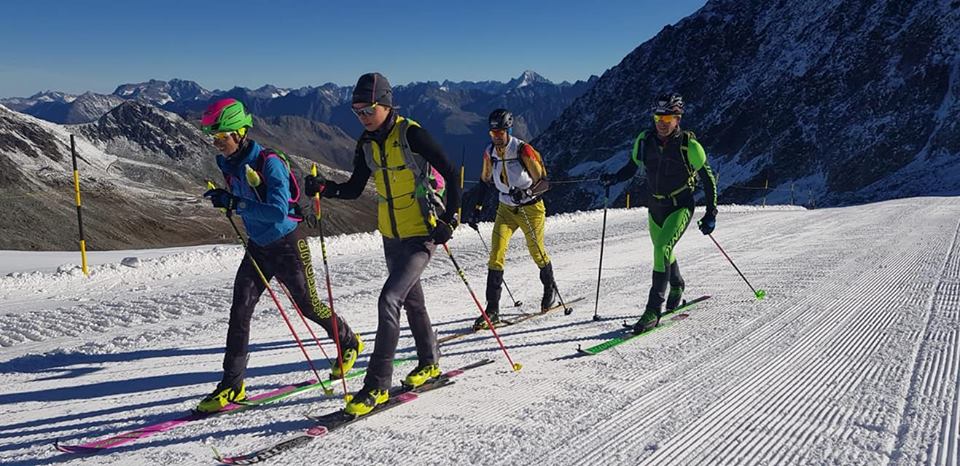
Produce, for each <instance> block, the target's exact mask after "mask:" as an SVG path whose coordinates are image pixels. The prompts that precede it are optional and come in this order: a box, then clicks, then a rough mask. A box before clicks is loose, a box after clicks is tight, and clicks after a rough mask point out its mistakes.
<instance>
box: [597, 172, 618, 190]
mask: <svg viewBox="0 0 960 466" xmlns="http://www.w3.org/2000/svg"><path fill="white" fill-rule="evenodd" d="M617 183H618V181H617V174H616V173H604V174H602V175H600V184H602V185H603V187H604V188H609V187H611V186H613V185H615V184H617Z"/></svg>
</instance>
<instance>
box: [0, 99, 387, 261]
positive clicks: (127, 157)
mask: <svg viewBox="0 0 960 466" xmlns="http://www.w3.org/2000/svg"><path fill="white" fill-rule="evenodd" d="M317 125H319V123H317ZM261 126H262V127H258V128H256V131H255V132H254V133H253V137H255V138H257V137H259V136H260V135H263V136H264V138H263V140H264V142H265V143H266V144H270V145H272V144H271V142H272V139H271V136H273V135H275V134H276V133H277V131H279V130H277V129H276V125H271V124H270V123H269V122H266V123H264V124H263V125H261ZM326 131H327V134H332V135H333V136H331V137H330V138H329V139H328V141H327V142H326V143H322V142H316V141H315V142H316V144H315V145H311V149H312V151H313V152H311V153H309V155H310V158H312V159H314V160H320V161H321V162H322V160H323V159H322V156H318V154H317V152H316V151H317V150H324V149H325V148H328V147H333V146H331V145H330V144H334V145H339V146H341V147H342V146H350V147H352V144H353V142H352V141H351V140H349V139H348V138H346V137H345V136H343V135H339V134H338V133H337V132H336V131H331V130H329V129H327V130H326ZM70 134H74V135H75V136H76V144H77V153H78V157H79V169H80V174H81V179H80V182H81V190H82V196H83V198H82V200H83V206H84V208H83V212H84V230H85V233H86V239H87V244H88V248H90V249H92V250H102V249H116V248H130V247H145V246H151V245H153V246H173V245H189V244H198V243H211V242H223V241H229V240H231V239H232V238H233V235H227V234H226V233H227V229H225V227H226V228H229V227H228V226H227V225H226V224H225V223H224V222H223V219H222V216H220V214H219V213H218V212H217V211H216V210H215V209H212V208H211V207H210V206H209V203H208V202H207V201H206V200H203V199H201V197H200V194H201V193H203V191H205V189H206V187H205V183H204V180H206V179H212V180H214V181H216V182H218V183H220V182H221V176H220V172H219V170H218V169H217V168H216V165H215V162H214V155H215V153H216V151H215V150H214V149H213V147H212V146H211V145H210V144H209V142H208V140H207V138H206V137H205V136H204V135H203V134H202V133H201V132H200V131H199V129H197V128H196V126H194V125H193V124H192V123H190V122H187V121H186V120H184V119H183V118H181V117H180V116H178V115H176V114H175V113H171V112H167V111H164V110H160V109H158V108H156V107H153V106H151V105H148V104H144V103H141V102H138V101H134V100H130V101H123V102H122V103H121V104H120V105H119V106H117V107H115V108H114V109H112V110H110V111H109V112H108V113H107V114H105V115H103V116H101V117H100V118H99V119H98V120H96V121H94V122H91V123H85V124H80V125H58V124H55V123H50V122H47V121H43V120H40V119H37V118H35V117H32V116H29V115H24V114H22V113H18V112H14V111H12V110H9V109H7V108H5V107H3V106H0V189H2V190H3V192H4V209H5V217H4V218H5V220H4V222H2V223H0V249H39V250H47V249H60V250H63V249H73V248H76V245H77V237H76V233H75V231H76V210H75V208H74V197H73V183H72V169H73V168H72V161H71V156H70ZM273 147H275V148H278V149H281V150H288V149H287V147H280V146H273ZM339 150H340V147H338V151H339ZM289 153H290V154H291V155H292V159H293V163H294V165H295V166H296V170H297V172H298V173H300V174H303V173H305V172H306V171H305V170H306V169H307V167H308V164H309V159H308V158H304V157H300V156H299V154H304V153H302V152H293V151H289ZM305 155H307V154H305ZM320 168H321V170H322V171H323V172H324V173H325V174H326V175H328V176H336V177H345V176H346V175H345V174H343V173H337V171H336V170H334V169H332V168H330V167H328V166H326V165H325V164H322V163H321V165H320ZM373 203H374V200H373V195H372V194H370V193H368V194H367V195H365V196H364V198H363V199H362V200H361V201H358V202H353V203H346V202H343V203H341V202H339V201H333V202H327V204H326V205H327V208H328V215H327V216H326V219H327V220H328V222H327V224H326V225H325V227H327V228H329V229H328V231H329V232H330V233H341V232H356V231H369V230H371V229H373V227H374V225H375V223H374V214H373V212H374V209H373V207H372V205H373ZM308 211H309V209H308Z"/></svg>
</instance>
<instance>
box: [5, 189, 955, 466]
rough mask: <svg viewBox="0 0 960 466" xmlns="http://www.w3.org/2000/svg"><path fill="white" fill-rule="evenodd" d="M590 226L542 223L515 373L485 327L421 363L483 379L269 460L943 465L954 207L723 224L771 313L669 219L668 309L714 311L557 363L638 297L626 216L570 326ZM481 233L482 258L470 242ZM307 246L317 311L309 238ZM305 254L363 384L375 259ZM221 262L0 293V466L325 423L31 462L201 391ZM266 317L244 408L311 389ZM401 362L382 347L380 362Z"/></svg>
mask: <svg viewBox="0 0 960 466" xmlns="http://www.w3.org/2000/svg"><path fill="white" fill-rule="evenodd" d="M699 216H700V212H698V213H697V214H696V215H695V218H699ZM601 218H602V212H601V211H595V212H586V213H577V214H567V215H560V216H556V217H550V218H549V219H548V224H547V235H548V236H547V252H548V253H549V254H550V255H551V257H552V259H553V262H554V267H555V271H556V277H557V281H558V283H559V285H560V288H561V291H562V292H563V297H564V298H565V299H567V300H571V299H573V298H575V297H579V296H584V297H586V299H585V300H584V301H581V302H579V303H577V304H576V305H575V312H574V313H573V315H571V316H564V315H563V313H562V312H554V313H551V314H549V315H547V316H542V317H537V318H535V319H531V320H529V321H527V322H524V323H522V324H520V325H517V326H515V327H506V328H503V329H502V330H501V331H500V334H501V336H502V337H503V340H504V342H505V343H506V345H507V347H508V349H509V351H510V353H511V356H512V357H513V359H514V360H515V361H519V362H521V363H522V364H523V365H524V367H523V369H522V370H521V371H520V372H519V373H513V372H512V371H511V370H510V368H509V366H508V364H507V363H506V361H505V359H504V357H503V354H502V352H501V351H500V350H499V348H498V346H497V345H496V343H495V341H494V340H493V339H492V337H491V336H490V334H489V333H480V334H476V335H471V336H468V337H465V338H461V339H458V340H455V341H452V342H450V343H449V344H447V345H445V346H443V347H442V348H441V349H442V352H443V360H442V364H443V367H444V368H447V369H450V368H453V367H457V366H460V365H462V364H466V363H469V362H472V361H475V360H478V359H480V358H482V357H492V358H495V359H496V363H495V364H493V365H490V366H487V367H484V368H482V369H477V370H475V371H470V372H468V373H467V374H465V375H464V376H463V377H459V378H458V379H457V381H456V383H455V384H454V385H453V386H451V387H447V388H443V389H442V390H437V391H435V392H430V393H426V394H424V395H423V396H421V398H420V399H419V400H417V401H415V402H413V403H411V404H409V405H406V406H402V407H398V408H396V409H394V410H392V411H390V412H388V413H384V414H382V415H378V416H376V417H375V418H372V419H370V420H366V421H363V422H359V423H357V424H354V425H353V426H350V427H348V428H345V429H344V430H342V431H338V432H336V433H335V434H332V435H331V436H330V437H328V438H320V439H317V440H314V441H313V442H311V443H310V444H308V445H307V446H305V447H302V448H300V449H298V450H294V451H291V452H289V453H286V454H284V455H283V456H281V457H278V458H277V459H276V460H275V461H273V464H300V463H306V462H315V461H316V460H317V459H321V458H325V459H331V458H336V459H337V461H336V462H342V463H351V464H362V463H370V464H394V463H401V462H403V463H413V464H531V463H534V462H537V463H542V464H684V465H688V464H689V465H695V464H897V465H900V464H903V465H906V464H957V462H958V456H960V452H958V433H960V408H958V397H960V395H958V388H957V387H958V385H960V350H958V348H960V328H958V327H960V239H958V235H960V224H958V218H960V198H916V199H903V200H894V201H887V202H883V203H878V204H871V205H865V206H855V207H847V208H836V209H821V210H813V211H804V210H797V209H782V208H765V209H761V208H751V207H725V208H722V210H721V214H720V215H719V222H718V230H717V232H716V233H715V234H714V236H715V237H716V238H717V240H718V241H719V242H720V244H721V245H722V246H723V247H724V249H725V250H726V251H727V252H728V253H729V254H730V255H731V257H732V258H733V260H734V261H736V263H737V265H738V266H739V267H740V268H741V270H742V271H743V272H744V274H745V275H746V276H747V278H748V279H749V280H750V281H751V283H752V284H753V285H754V286H755V287H757V288H763V289H765V290H766V291H767V294H768V298H767V299H766V300H764V301H759V302H758V301H756V300H755V299H754V298H753V296H752V293H751V292H750V290H749V288H747V286H746V284H744V282H743V281H742V279H741V278H740V277H739V275H737V273H736V272H735V271H734V270H733V268H732V267H731V266H730V264H729V263H728V262H727V261H726V260H725V259H724V258H723V256H722V255H721V254H720V253H719V252H718V251H717V249H716V247H715V246H714V245H713V243H712V242H710V240H709V239H708V238H706V237H703V236H702V235H700V233H699V232H698V231H697V230H696V226H695V225H692V226H691V227H690V228H689V229H688V231H687V233H686V234H685V236H684V238H683V240H681V242H680V243H679V245H678V247H677V256H678V258H679V260H680V266H681V270H682V273H683V276H684V278H685V279H686V282H687V292H686V295H687V297H688V298H694V297H696V296H699V295H701V294H710V295H712V296H713V298H712V299H710V300H708V301H707V302H705V303H702V304H700V305H698V306H697V307H696V308H694V309H693V310H691V311H690V315H691V318H690V319H686V320H684V321H682V322H679V323H678V324H677V325H674V326H672V327H670V328H667V329H663V330H662V331H658V332H656V333H653V334H650V335H648V336H645V337H643V338H639V339H637V340H635V341H632V342H631V343H628V344H625V345H621V346H619V347H616V348H614V349H611V350H609V351H606V352H604V353H601V354H599V355H596V356H578V355H576V352H575V349H576V347H577V345H578V344H579V345H583V346H584V347H586V346H591V345H593V344H596V343H599V342H600V341H602V340H603V339H605V338H609V337H612V336H614V335H617V334H619V331H620V321H621V320H633V319H636V317H637V316H638V315H639V314H640V312H641V307H642V305H643V304H644V303H645V301H646V295H647V290H648V287H649V283H650V268H651V265H652V257H651V254H652V252H651V249H652V247H651V244H650V240H649V237H648V235H647V231H646V230H647V223H646V214H645V211H644V210H643V209H632V210H629V211H628V210H622V209H615V210H611V211H610V212H609V215H608V224H607V238H606V245H605V257H604V268H603V281H602V284H601V297H600V303H599V306H598V310H599V314H600V316H601V317H602V318H603V320H602V321H599V322H594V321H592V320H591V319H590V317H591V315H592V314H593V310H594V304H595V303H594V294H595V292H596V283H597V282H596V279H597V260H598V257H597V254H598V252H599V245H600V229H601V222H600V220H601ZM481 232H482V233H483V235H484V239H485V241H487V243H488V244H489V235H490V225H489V224H485V225H482V228H481ZM516 236H518V237H515V238H514V239H513V241H511V247H510V250H509V252H508V265H507V269H506V274H505V280H506V282H507V284H508V286H509V287H510V289H511V290H512V291H513V293H514V295H515V297H516V298H517V299H519V300H521V301H523V302H524V303H525V304H524V306H523V308H522V309H520V310H518V309H515V308H513V307H512V306H510V303H509V295H508V294H507V293H506V292H504V293H503V300H502V304H501V307H502V312H503V313H504V314H505V315H512V314H517V313H519V312H521V311H529V310H532V309H533V308H534V306H535V305H536V304H537V303H538V302H539V290H540V283H539V280H538V277H537V269H536V266H535V265H534V263H533V261H532V260H531V259H530V257H529V255H528V253H527V251H526V247H525V245H524V244H523V240H522V238H521V237H519V236H522V234H520V233H519V232H518V234H517V235H516ZM311 246H312V248H313V252H314V265H315V266H316V267H317V270H318V278H319V279H320V283H318V285H320V286H321V294H323V295H324V296H325V290H324V289H323V283H322V265H321V258H320V256H319V254H320V247H319V241H316V240H314V241H313V242H312V243H311ZM327 249H328V251H329V252H330V253H331V254H332V255H331V257H330V269H331V274H332V279H333V283H334V287H335V288H334V293H335V299H336V301H335V304H336V310H337V311H338V312H339V313H341V314H342V315H344V317H345V318H346V319H347V321H348V322H350V324H351V325H352V326H353V327H354V328H355V329H356V330H357V331H359V332H360V333H361V334H362V335H363V336H364V338H365V339H366V340H367V343H368V349H367V350H366V351H365V352H364V354H363V355H362V356H361V359H360V361H359V362H358V367H363V366H364V365H365V363H366V357H367V356H368V355H369V354H370V352H371V351H372V343H373V341H372V340H373V332H374V331H375V328H376V303H377V296H378V294H379V290H380V286H381V285H382V282H383V280H384V278H385V271H384V266H383V257H382V248H381V243H380V239H379V236H378V235H376V234H361V235H351V236H340V237H336V238H330V239H328V244H327ZM451 250H452V251H453V253H454V254H455V255H456V257H457V260H458V262H459V263H460V264H461V265H463V266H464V267H465V268H466V273H467V277H468V279H469V280H470V284H471V286H472V287H473V289H474V291H476V292H477V293H479V296H478V298H479V299H481V300H482V299H483V288H484V283H485V274H486V256H487V253H486V251H485V250H484V248H483V246H482V245H481V244H480V242H479V238H478V237H477V234H476V233H475V232H473V231H471V230H470V229H469V228H462V229H460V230H458V231H457V234H456V235H455V239H454V240H453V242H452V243H451ZM0 254H2V253H0ZM241 258H242V249H240V248H239V247H229V246H227V247H216V248H212V249H210V248H209V247H208V248H207V250H204V251H193V252H180V253H176V254H171V255H168V256H163V257H159V258H156V259H146V260H143V261H142V265H141V267H140V268H138V269H129V268H125V267H121V266H119V265H118V264H106V265H102V266H96V267H94V268H93V273H92V275H91V277H90V278H85V277H83V276H82V274H79V273H78V271H77V270H75V269H70V268H63V267H62V268H61V271H59V272H57V273H40V272H34V273H18V274H11V275H10V276H7V277H3V278H0V297H2V300H0V382H2V383H4V384H5V386H7V387H13V388H12V390H9V391H7V392H5V393H0V409H2V416H0V419H3V420H2V421H0V423H2V424H0V463H2V464H18V465H20V464H22V465H27V464H30V465H33V464H54V463H56V464H60V463H62V462H66V463H68V464H88V463H89V464H117V465H119V464H131V463H145V462H150V463H158V462H159V463H178V464H212V463H213V461H212V459H211V457H212V451H211V450H210V448H209V447H210V446H215V447H216V448H217V449H219V450H220V451H222V452H224V453H227V454H235V453H242V452H247V451H250V450H252V449H253V448H256V447H260V446H264V445H269V444H271V443H274V442H276V441H279V440H281V439H284V438H288V437H290V436H292V435H296V434H298V433H299V432H300V431H301V430H302V429H304V428H306V427H308V426H309V425H310V423H309V422H308V421H306V420H304V418H303V416H302V415H303V414H304V413H305V412H307V411H310V412H325V411H331V410H334V409H337V408H338V407H339V406H342V398H341V395H340V394H339V391H340V390H342V389H341V388H340V385H336V387H337V390H338V394H336V395H334V396H325V395H323V394H322V393H320V392H309V393H307V394H303V395H301V396H299V397H295V398H291V399H288V400H285V401H283V402H281V403H278V404H277V405H275V406H273V407H268V408H263V409H255V410H250V411H246V412H243V413H239V414H235V415H228V416H222V417H217V418H211V419H207V420H205V421H202V422H196V423H193V424H188V425H186V426H183V427H181V428H178V429H176V430H173V431H170V432H166V433H163V434H159V435H156V436H153V437H150V438H147V439H144V440H141V441H139V442H136V443H133V444H131V445H129V446H126V447H122V448H119V449H117V450H116V451H114V452H111V453H107V454H100V455H97V456H94V457H88V458H84V457H77V456H68V455H63V454H59V453H58V452H56V451H55V450H53V448H51V443H52V441H53V440H54V439H56V438H62V439H64V441H66V442H67V443H71V444H72V443H79V442H82V441H86V440H91V439H96V438H100V437H103V436H106V435H110V434H115V433H119V432H121V431H124V430H128V429H131V428H136V427H139V426H143V425H146V424H149V423H155V422H159V421H161V420H166V419H172V418H174V417H177V416H179V415H181V414H182V413H183V412H184V411H186V410H187V409H189V408H191V407H192V406H194V404H195V403H196V402H197V401H198V400H199V398H201V397H202V396H203V395H204V394H206V393H207V392H208V391H209V390H210V389H212V387H213V386H214V385H215V384H216V382H217V381H218V380H219V376H220V372H219V371H220V364H221V358H222V344H223V338H224V335H225V333H226V322H227V316H228V309H229V305H230V293H231V287H232V281H233V274H234V272H235V268H236V266H237V265H238V263H239V261H240V260H241ZM423 282H424V289H425V293H426V296H427V302H428V309H429V310H430V314H431V318H432V319H433V321H434V325H435V328H436V330H437V331H438V333H439V335H440V336H443V335H446V334H448V333H450V332H455V331H458V330H462V329H464V328H466V327H467V326H469V325H470V324H471V323H472V321H473V319H474V318H475V316H476V315H477V309H476V306H475V304H473V301H472V300H471V299H470V297H469V296H468V295H467V292H466V289H465V288H464V286H463V284H462V283H461V282H460V279H459V278H458V277H457V275H456V273H455V272H454V270H453V268H452V267H451V265H450V263H449V259H448V258H447V257H446V254H445V253H444V252H443V250H442V249H438V251H437V253H436V254H435V256H434V258H433V260H432V261H431V264H430V266H429V267H428V268H427V270H426V271H425V272H424V274H423ZM278 294H279V295H280V296H281V303H283V304H284V306H285V309H287V310H288V313H289V315H290V316H291V318H292V319H293V320H294V321H295V322H296V325H297V328H298V329H301V328H302V325H301V324H299V319H298V318H297V317H296V314H295V310H294V309H293V308H292V307H290V306H289V305H288V304H287V300H286V299H285V298H283V297H282V293H280V292H279V290H278ZM276 314H277V311H276V309H275V305H274V304H273V302H272V301H271V300H270V298H269V297H268V296H267V295H265V296H264V297H262V298H261V300H260V304H259V305H258V308H257V311H256V312H255V314H254V321H253V323H252V324H251V325H252V333H251V358H250V364H249V372H248V379H247V380H248V390H249V391H250V392H253V393H255V392H258V391H261V390H267V389H270V388H275V387H278V386H281V385H284V384H288V383H294V382H298V381H301V380H304V379H306V378H309V377H312V374H311V373H310V372H309V370H308V369H307V368H306V365H305V364H304V363H303V362H302V355H301V354H300V353H299V350H297V349H296V346H295V344H294V343H292V341H291V339H290V337H289V334H288V332H287V329H286V326H285V324H283V323H282V321H281V320H280V318H279V317H278V316H277V315H276ZM314 328H315V330H316V326H315V325H314ZM300 333H301V337H305V342H306V343H308V344H309V345H310V346H309V348H310V350H311V355H312V357H314V360H315V361H317V365H318V367H320V368H323V367H326V365H327V363H326V362H324V361H323V357H322V356H321V355H320V354H319V352H318V351H317V350H316V347H315V346H314V345H313V343H312V342H310V341H308V340H309V335H308V334H306V332H304V331H300ZM323 343H324V346H325V348H326V349H327V350H328V351H329V352H330V354H331V355H333V353H332V346H333V345H332V344H331V343H330V342H329V341H328V340H326V339H325V338H324V339H323ZM413 354H415V352H414V350H413V342H412V339H411V338H410V336H409V331H408V330H407V329H404V331H403V333H402V334H401V341H400V346H399V348H398V356H410V355H413ZM412 366H413V364H412V363H409V364H406V365H402V366H400V367H399V368H397V369H396V371H395V373H394V378H395V379H399V378H400V377H402V375H403V374H405V373H406V372H407V371H408V370H409V369H410V368H412ZM321 370H325V369H321ZM361 384H362V381H361V380H356V379H355V380H352V381H350V382H349V389H350V390H356V389H358V388H359V387H360V385H361ZM358 445H362V446H363V448H359V447H358Z"/></svg>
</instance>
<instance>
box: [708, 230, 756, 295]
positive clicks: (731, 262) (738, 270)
mask: <svg viewBox="0 0 960 466" xmlns="http://www.w3.org/2000/svg"><path fill="white" fill-rule="evenodd" d="M707 236H709V237H710V239H712V240H713V244H716V245H717V249H719V250H720V252H722V253H723V257H726V258H727V261H729V262H730V265H732V266H733V268H734V269H735V270H736V271H737V273H739V274H740V278H742V279H743V281H744V282H746V283H747V286H749V287H750V289H751V290H753V295H754V296H756V297H757V299H763V298H765V297H766V296H767V292H766V291H763V290H762V289H761V290H758V289H756V288H754V287H753V285H751V284H750V281H749V280H747V277H744V276H743V272H741V271H740V268H739V267H737V264H734V263H733V259H731V258H730V256H728V255H727V252H726V251H724V250H723V248H721V247H720V243H718V242H717V240H716V238H714V237H713V235H712V234H710V235H707Z"/></svg>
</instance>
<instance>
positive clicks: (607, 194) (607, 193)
mask: <svg viewBox="0 0 960 466" xmlns="http://www.w3.org/2000/svg"><path fill="white" fill-rule="evenodd" d="M609 204H610V187H609V186H606V187H604V192H603V228H602V229H601V230H600V265H598V266H597V297H596V298H595V299H594V300H593V320H600V315H599V314H597V312H598V309H599V308H600V276H601V275H602V274H603V242H604V240H605V239H606V238H607V205H609Z"/></svg>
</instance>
